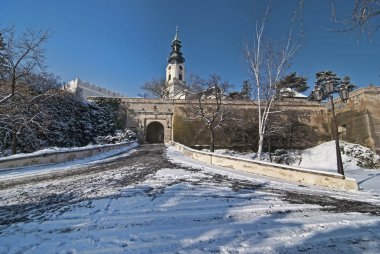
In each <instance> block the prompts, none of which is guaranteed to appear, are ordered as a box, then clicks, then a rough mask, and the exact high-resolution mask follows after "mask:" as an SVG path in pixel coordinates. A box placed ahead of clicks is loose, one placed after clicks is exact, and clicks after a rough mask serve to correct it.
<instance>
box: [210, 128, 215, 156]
mask: <svg viewBox="0 0 380 254" xmlns="http://www.w3.org/2000/svg"><path fill="white" fill-rule="evenodd" d="M214 142H215V133H214V131H212V130H210V152H212V153H213V152H214Z"/></svg>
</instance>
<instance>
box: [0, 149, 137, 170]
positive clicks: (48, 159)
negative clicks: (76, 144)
mask: <svg viewBox="0 0 380 254" xmlns="http://www.w3.org/2000/svg"><path fill="white" fill-rule="evenodd" d="M131 144H132V143H130V142H125V143H120V144H111V145H103V146H99V147H91V148H85V147H84V148H80V149H78V150H74V151H58V152H46V153H42V154H37V155H30V156H28V155H26V156H22V157H16V158H6V157H5V158H1V159H0V170H3V169H9V168H20V167H26V166H33V165H45V164H52V163H61V162H68V161H72V160H77V159H83V158H87V157H91V156H94V155H97V154H99V153H105V152H108V151H111V150H116V149H119V148H122V147H125V146H129V145H131Z"/></svg>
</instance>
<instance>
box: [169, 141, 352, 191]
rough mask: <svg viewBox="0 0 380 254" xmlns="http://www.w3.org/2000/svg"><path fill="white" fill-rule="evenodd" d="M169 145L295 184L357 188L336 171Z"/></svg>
mask: <svg viewBox="0 0 380 254" xmlns="http://www.w3.org/2000/svg"><path fill="white" fill-rule="evenodd" d="M171 145H172V146H174V147H175V148H176V149H178V150H179V151H180V152H182V153H183V154H184V155H186V156H188V157H191V158H193V159H196V160H199V161H202V162H205V163H208V164H212V165H216V166H221V167H227V168H232V169H236V170H239V171H244V172H249V173H253V174H257V175H262V176H268V177H274V178H278V179H282V180H286V181H289V182H293V183H297V184H305V185H316V186H321V187H328V188H333V189H339V190H345V191H356V190H358V185H357V183H356V180H355V179H352V178H347V177H344V176H342V175H340V174H336V173H329V172H323V171H317V170H309V169H303V168H298V167H291V166H286V165H279V164H275V163H269V162H262V161H255V160H248V159H241V158H236V157H232V156H225V155H217V154H213V153H206V152H201V151H198V150H195V149H191V148H189V147H186V146H184V145H182V144H179V143H176V142H171Z"/></svg>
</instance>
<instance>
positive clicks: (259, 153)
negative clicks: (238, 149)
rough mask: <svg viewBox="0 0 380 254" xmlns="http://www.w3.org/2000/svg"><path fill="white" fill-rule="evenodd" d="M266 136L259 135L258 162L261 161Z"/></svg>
mask: <svg viewBox="0 0 380 254" xmlns="http://www.w3.org/2000/svg"><path fill="white" fill-rule="evenodd" d="M263 145H264V134H260V135H259V147H258V149H257V160H259V161H261V154H262V153H263Z"/></svg>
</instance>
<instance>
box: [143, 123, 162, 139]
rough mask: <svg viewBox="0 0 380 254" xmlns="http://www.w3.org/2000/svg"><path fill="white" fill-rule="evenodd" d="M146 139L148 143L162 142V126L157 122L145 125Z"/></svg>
mask: <svg viewBox="0 0 380 254" xmlns="http://www.w3.org/2000/svg"><path fill="white" fill-rule="evenodd" d="M146 141H147V142H148V143H164V126H163V125H162V124H161V123H159V122H152V123H150V124H148V126H147V127H146Z"/></svg>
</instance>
